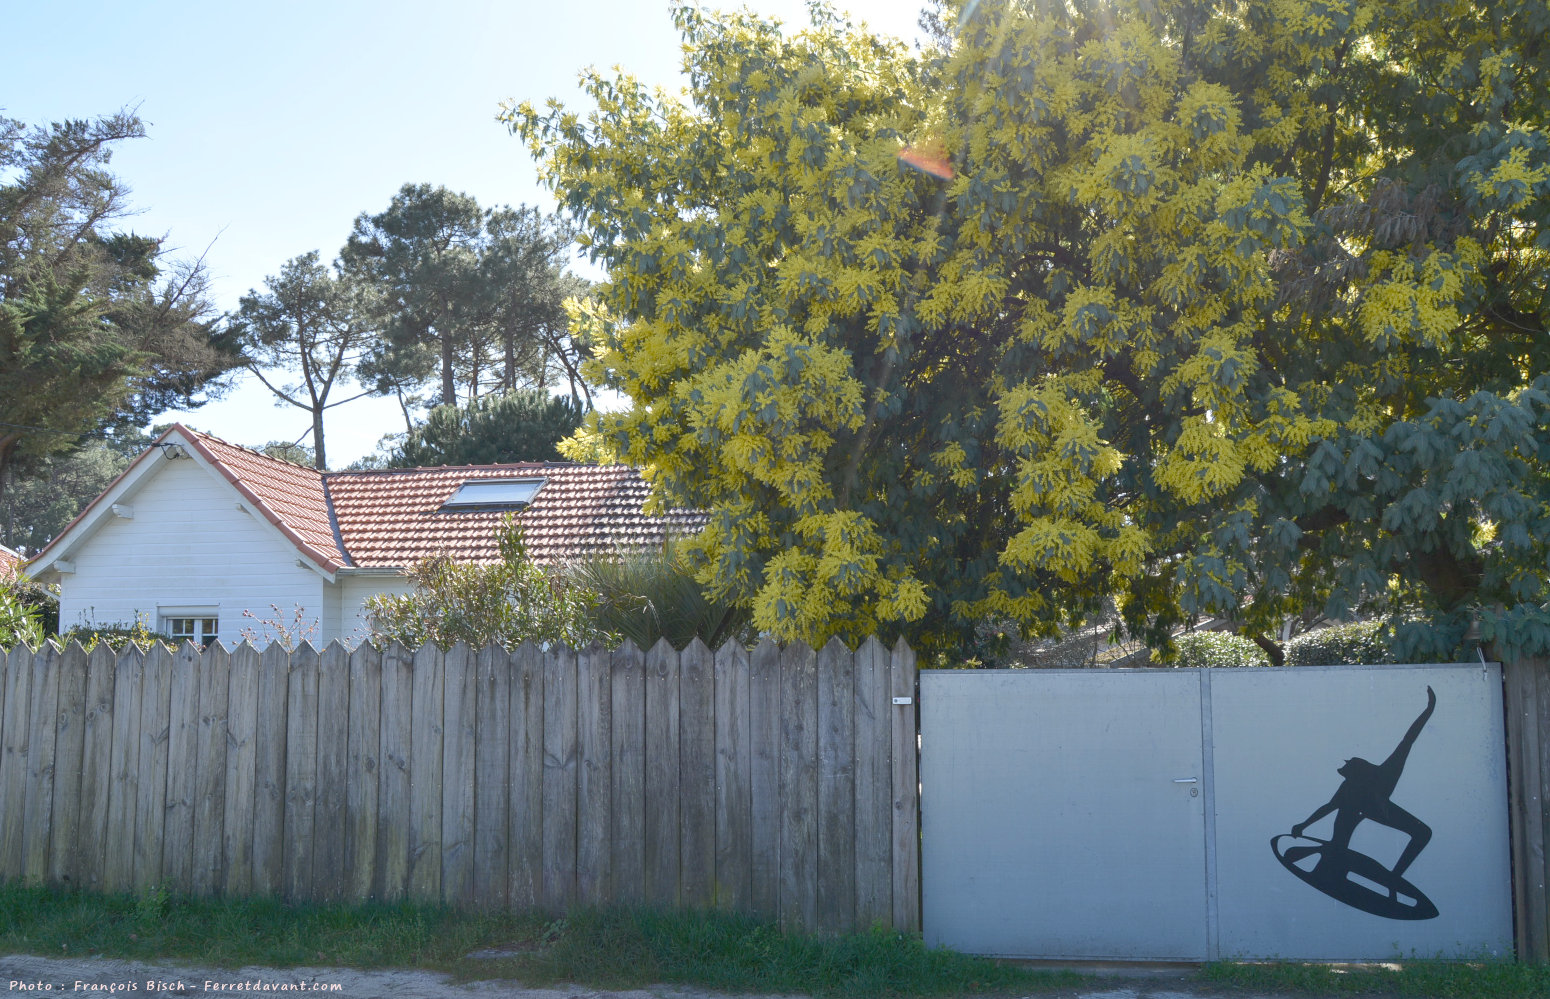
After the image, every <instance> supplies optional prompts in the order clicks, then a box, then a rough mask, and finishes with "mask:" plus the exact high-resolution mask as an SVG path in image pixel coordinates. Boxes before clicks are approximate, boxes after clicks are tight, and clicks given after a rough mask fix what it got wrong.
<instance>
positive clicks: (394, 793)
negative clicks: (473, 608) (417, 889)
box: [376, 642, 414, 902]
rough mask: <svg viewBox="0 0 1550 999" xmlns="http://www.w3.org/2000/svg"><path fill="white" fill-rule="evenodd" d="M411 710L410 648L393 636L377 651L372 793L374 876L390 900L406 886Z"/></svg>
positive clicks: (380, 890) (383, 893) (412, 704)
mask: <svg viewBox="0 0 1550 999" xmlns="http://www.w3.org/2000/svg"><path fill="white" fill-rule="evenodd" d="M413 710H414V653H413V652H411V651H410V650H409V649H406V648H404V647H403V646H402V645H400V644H399V643H397V642H394V643H393V644H392V645H390V646H388V648H387V650H386V651H385V652H383V654H382V730H381V736H382V739H381V743H382V749H381V751H380V766H379V768H378V773H379V777H380V783H379V784H378V797H377V816H378V825H377V857H378V861H377V862H378V864H379V865H380V867H381V874H380V876H378V877H377V879H376V882H377V884H378V886H379V889H378V890H379V892H380V893H381V897H382V898H383V899H384V900H386V901H390V902H396V901H398V900H399V899H402V898H403V897H404V896H405V895H406V894H407V893H408V891H409V849H410V846H409V844H410V832H409V826H410V822H409V809H410V804H409V793H410V789H409V779H410V759H411V756H412V753H411V745H412V734H413V726H412V724H411V718H412V712H413Z"/></svg>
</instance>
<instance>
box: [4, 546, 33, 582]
mask: <svg viewBox="0 0 1550 999" xmlns="http://www.w3.org/2000/svg"><path fill="white" fill-rule="evenodd" d="M25 561H27V560H26V559H25V558H23V557H22V556H21V554H20V553H19V552H14V551H12V550H11V549H9V548H7V547H6V546H5V545H0V579H9V578H11V577H12V576H14V575H16V570H18V569H20V568H21V565H22V563H23V562H25Z"/></svg>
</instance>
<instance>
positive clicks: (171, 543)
mask: <svg viewBox="0 0 1550 999" xmlns="http://www.w3.org/2000/svg"><path fill="white" fill-rule="evenodd" d="M153 463H154V464H153ZM136 472H138V473H139V474H138V475H137V474H135V473H136ZM114 505H117V506H119V507H120V508H121V509H120V510H119V511H117V512H115V511H114V510H113V506H114ZM124 514H128V516H124ZM68 535H69V536H68V537H66V538H62V539H60V540H61V541H63V542H65V543H64V544H62V545H60V544H57V543H56V546H55V550H54V551H51V552H50V553H49V555H50V556H52V557H51V558H50V559H49V560H48V565H47V566H45V565H42V564H40V565H39V566H38V569H39V570H43V569H45V568H50V569H52V570H54V571H55V572H59V570H61V569H65V568H70V569H72V570H73V571H69V572H59V574H58V576H57V578H58V580H59V583H60V601H59V611H60V613H59V623H60V628H61V629H67V628H71V627H74V626H76V625H80V624H95V625H109V624H117V623H133V622H134V621H135V620H137V619H139V620H144V621H146V623H147V624H148V625H149V626H150V627H152V628H154V629H158V630H161V629H163V628H165V627H166V625H165V622H164V619H166V618H169V617H174V616H177V617H196V616H204V615H205V614H206V613H207V612H211V611H213V612H214V616H216V617H217V618H218V620H219V630H218V637H219V638H220V639H221V640H222V641H223V642H229V643H235V642H238V641H241V638H242V635H241V632H242V630H243V629H244V628H249V629H253V630H255V631H259V632H262V631H263V630H264V629H263V628H262V626H261V625H259V624H258V623H257V621H256V620H255V619H254V618H250V617H246V616H244V614H243V612H244V611H252V612H253V613H254V614H255V615H256V616H257V618H260V619H270V618H274V617H275V616H276V615H275V612H274V611H273V610H272V609H271V607H270V605H271V604H277V605H279V608H280V611H281V615H282V616H283V618H284V619H285V620H287V621H289V620H291V619H292V618H293V616H294V613H295V607H296V605H298V604H299V605H301V607H302V609H303V616H304V617H305V618H306V619H308V620H311V619H317V620H319V622H320V623H321V622H322V621H323V619H324V618H325V617H326V616H328V615H327V611H326V609H325V607H324V588H325V583H324V580H323V578H322V577H321V576H320V575H319V573H318V571H317V570H316V569H315V568H311V567H308V566H306V565H304V564H301V563H300V562H299V554H298V552H297V550H296V548H295V546H294V545H292V544H291V543H290V542H289V541H288V540H287V539H286V538H285V537H284V535H282V534H281V533H280V532H279V531H278V530H276V529H275V528H274V526H273V525H271V524H269V523H268V522H267V521H265V520H263V519H262V517H261V516H259V515H256V514H255V513H254V512H253V511H251V510H250V509H249V504H246V503H244V502H242V497H241V496H240V494H238V493H237V491H236V490H235V489H233V488H232V487H231V486H230V485H229V484H228V483H226V482H225V481H223V480H221V479H220V478H219V477H218V476H217V475H216V474H215V473H214V472H213V471H212V470H211V469H209V468H207V467H205V465H204V464H203V463H202V462H201V461H199V460H198V459H195V458H185V459H178V460H168V459H166V458H163V457H162V456H161V454H160V453H159V452H154V451H153V452H152V453H151V454H149V455H147V456H146V457H145V458H144V459H143V460H142V461H141V463H140V467H138V468H136V469H134V470H132V472H131V474H130V475H128V476H126V477H125V479H124V480H122V481H121V482H120V483H119V484H118V486H116V487H115V488H114V489H112V490H110V491H109V493H108V494H106V495H104V496H103V497H102V498H101V499H100V500H99V501H98V503H97V505H96V507H95V508H94V509H93V510H92V511H91V512H90V514H88V517H87V518H83V520H82V522H81V523H79V524H77V525H76V527H75V528H73V529H72V530H71V531H70V532H68ZM62 562H63V563H64V564H61V563H62ZM336 599H337V598H336ZM335 613H336V614H337V612H335ZM336 620H337V618H336ZM320 637H321V636H320Z"/></svg>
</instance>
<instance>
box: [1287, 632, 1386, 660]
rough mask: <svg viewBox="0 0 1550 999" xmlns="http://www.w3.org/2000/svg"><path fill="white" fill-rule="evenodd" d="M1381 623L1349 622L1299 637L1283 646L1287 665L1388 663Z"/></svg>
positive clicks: (1384, 634) (1384, 635)
mask: <svg viewBox="0 0 1550 999" xmlns="http://www.w3.org/2000/svg"><path fill="white" fill-rule="evenodd" d="M1393 661H1394V658H1393V656H1391V655H1390V654H1389V646H1388V628H1387V627H1386V626H1385V625H1384V623H1383V622H1382V621H1352V622H1351V623H1349V624H1337V625H1334V626H1332V627H1329V628H1320V629H1319V630H1318V631H1310V632H1308V633H1307V634H1305V635H1298V636H1297V637H1296V638H1294V639H1292V640H1291V641H1290V642H1287V643H1286V665H1288V666H1367V665H1371V664H1373V663H1391V662H1393Z"/></svg>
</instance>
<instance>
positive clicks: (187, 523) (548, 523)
mask: <svg viewBox="0 0 1550 999" xmlns="http://www.w3.org/2000/svg"><path fill="white" fill-rule="evenodd" d="M648 491H649V487H648V486H647V484H646V483H645V481H644V480H643V479H642V478H641V476H640V473H639V472H638V471H637V470H635V469H632V468H628V467H625V466H595V465H575V464H564V463H525V464H514V465H468V466H461V467H456V466H442V467H438V468H410V469H389V470H379V471H367V472H319V471H317V470H316V469H312V468H307V467H305V466H303V465H297V464H293V463H291V462H287V461H282V460H280V459H277V458H271V457H269V456H267V455H264V454H260V453H259V452H257V451H252V450H249V449H247V448H243V447H238V446H237V445H234V444H229V443H227V442H226V441H223V440H221V439H220V438H218V437H212V436H210V435H209V434H204V433H199V432H198V431H193V430H189V429H188V428H186V427H183V426H181V425H174V426H173V427H172V428H171V429H170V430H168V431H167V432H166V433H164V434H163V435H162V436H161V437H159V438H158V439H157V440H156V442H155V443H154V444H152V445H151V447H150V448H148V449H147V450H146V452H145V453H144V454H142V455H140V457H139V458H137V459H135V461H134V463H133V464H131V465H130V466H129V468H128V469H126V470H125V472H124V473H123V474H122V475H120V476H119V477H118V478H117V479H116V480H114V482H113V483H112V485H110V486H109V487H108V488H107V489H106V490H105V491H104V492H103V493H102V495H100V496H98V497H97V498H96V499H95V500H93V501H92V502H91V504H90V505H89V506H88V507H87V508H86V509H85V510H84V511H82V513H81V515H80V516H79V517H77V518H76V519H75V520H74V521H73V522H71V524H70V525H69V526H68V527H67V528H65V530H64V531H63V532H62V533H61V534H60V535H59V536H58V537H57V538H55V539H54V540H53V541H52V542H51V543H50V544H49V546H48V547H47V548H45V549H44V550H43V551H42V552H40V553H39V554H38V556H37V558H36V559H34V560H33V561H32V562H31V563H30V564H29V565H28V566H27V568H26V572H27V574H28V575H29V576H32V577H33V578H36V579H40V580H42V581H44V582H54V583H58V584H59V588H60V598H59V621H60V627H61V628H70V627H74V626H76V625H88V626H91V625H96V626H107V625H113V624H129V623H133V622H135V621H143V622H144V623H145V624H146V625H147V626H149V627H151V628H153V629H155V630H157V631H161V632H163V633H166V634H169V635H171V636H173V637H174V638H178V639H183V638H188V639H192V640H194V641H197V642H209V641H211V640H213V639H219V640H220V641H222V642H225V643H228V644H232V643H236V642H239V641H241V640H242V638H243V633H244V632H245V631H246V632H250V633H253V634H255V635H257V636H259V637H260V638H261V639H262V638H267V637H270V636H272V634H273V631H274V629H273V628H272V627H270V626H267V625H266V624H265V623H264V622H265V621H274V620H275V619H276V618H277V613H276V610H275V608H278V617H279V618H280V619H281V620H283V621H285V622H287V623H289V622H291V621H293V620H294V619H295V617H296V616H297V615H298V608H299V616H300V618H301V619H302V621H303V622H305V623H306V624H313V623H314V622H315V632H313V633H309V634H307V635H306V636H305V637H308V638H313V639H314V640H315V641H317V642H318V643H319V644H321V643H323V642H327V641H330V640H332V639H334V638H343V639H346V640H349V639H351V638H358V637H360V636H362V635H363V633H364V627H363V624H364V622H363V618H362V607H363V604H364V602H365V600H366V598H367V597H368V596H371V595H372V594H376V593H404V592H408V590H409V589H410V584H409V583H408V581H407V580H406V579H405V577H404V574H403V573H404V570H405V568H406V567H408V566H410V565H413V564H414V563H415V562H416V561H418V560H419V559H421V558H424V557H426V556H428V555H433V554H447V555H452V556H454V557H457V558H460V559H467V560H472V561H494V560H496V559H497V558H498V557H499V556H498V552H497V551H496V546H495V533H496V528H497V527H498V526H499V524H500V522H501V520H502V519H503V518H504V517H506V516H509V515H511V514H512V513H516V516H517V520H518V522H519V523H520V524H521V525H522V529H523V537H524V540H525V542H526V544H527V548H528V553H529V555H530V556H531V557H532V558H533V559H535V560H536V561H540V562H548V563H554V562H559V561H563V560H566V559H571V558H576V557H580V556H585V555H588V554H591V553H606V552H614V551H618V550H620V549H626V548H639V547H642V546H646V545H652V544H660V543H661V540H662V537H663V535H664V533H667V532H671V533H674V534H679V533H684V532H689V531H693V530H695V529H697V528H698V527H699V526H700V524H701V523H702V521H703V517H702V516H701V515H699V514H695V513H692V512H688V511H674V512H670V513H668V514H667V515H665V516H648V515H646V514H645V513H644V512H643V506H644V504H645V501H646V497H647V493H648Z"/></svg>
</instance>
